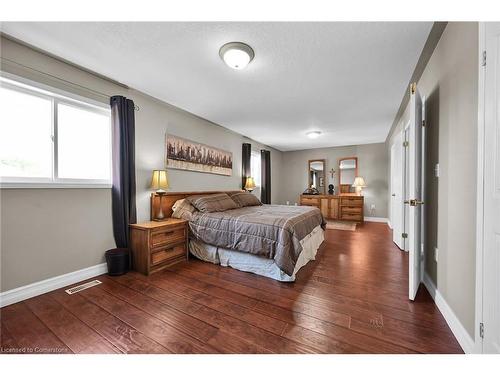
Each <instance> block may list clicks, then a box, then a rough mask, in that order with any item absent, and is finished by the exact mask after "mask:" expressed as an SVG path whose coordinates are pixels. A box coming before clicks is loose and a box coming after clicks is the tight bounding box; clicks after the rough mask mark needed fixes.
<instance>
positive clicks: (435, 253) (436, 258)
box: [434, 247, 439, 263]
mask: <svg viewBox="0 0 500 375" xmlns="http://www.w3.org/2000/svg"><path fill="white" fill-rule="evenodd" d="M438 258H439V249H438V248H437V247H435V248H434V260H435V261H436V263H437V261H438Z"/></svg>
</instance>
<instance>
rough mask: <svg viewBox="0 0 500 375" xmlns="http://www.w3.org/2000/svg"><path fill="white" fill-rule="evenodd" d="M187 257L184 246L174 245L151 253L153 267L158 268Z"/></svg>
mask: <svg viewBox="0 0 500 375" xmlns="http://www.w3.org/2000/svg"><path fill="white" fill-rule="evenodd" d="M185 256H186V247H185V246H184V244H181V245H177V246H175V245H173V246H169V247H166V248H163V249H160V250H156V251H155V252H153V253H151V265H153V266H156V265H158V264H160V263H162V262H165V261H167V260H172V259H173V258H183V257H185Z"/></svg>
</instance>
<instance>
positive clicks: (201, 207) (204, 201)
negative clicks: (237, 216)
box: [186, 193, 239, 212]
mask: <svg viewBox="0 0 500 375" xmlns="http://www.w3.org/2000/svg"><path fill="white" fill-rule="evenodd" d="M186 200H188V201H189V202H190V203H191V204H192V205H193V206H194V207H196V209H197V210H198V211H200V212H222V211H227V210H232V209H235V208H239V207H238V205H237V204H236V203H235V202H234V201H233V200H232V199H231V197H229V195H227V194H226V193H218V194H210V195H192V196H190V197H187V198H186Z"/></svg>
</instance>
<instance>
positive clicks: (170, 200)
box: [150, 190, 242, 220]
mask: <svg viewBox="0 0 500 375" xmlns="http://www.w3.org/2000/svg"><path fill="white" fill-rule="evenodd" d="M235 191H242V190H226V191H191V192H172V193H166V194H164V195H163V197H162V198H161V204H162V208H163V215H165V217H171V216H172V206H173V205H174V203H175V202H177V201H178V200H179V199H184V198H186V197H189V196H190V195H200V194H206V195H209V194H217V193H231V192H235ZM159 211H160V196H159V195H158V194H156V193H151V209H150V216H151V220H153V217H155V216H156V215H157V214H158V212H159Z"/></svg>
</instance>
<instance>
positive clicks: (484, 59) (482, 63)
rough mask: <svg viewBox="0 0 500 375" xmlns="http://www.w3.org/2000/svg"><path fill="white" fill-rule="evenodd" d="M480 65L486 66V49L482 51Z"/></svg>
mask: <svg viewBox="0 0 500 375" xmlns="http://www.w3.org/2000/svg"><path fill="white" fill-rule="evenodd" d="M481 66H486V51H483V61H482V62H481Z"/></svg>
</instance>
